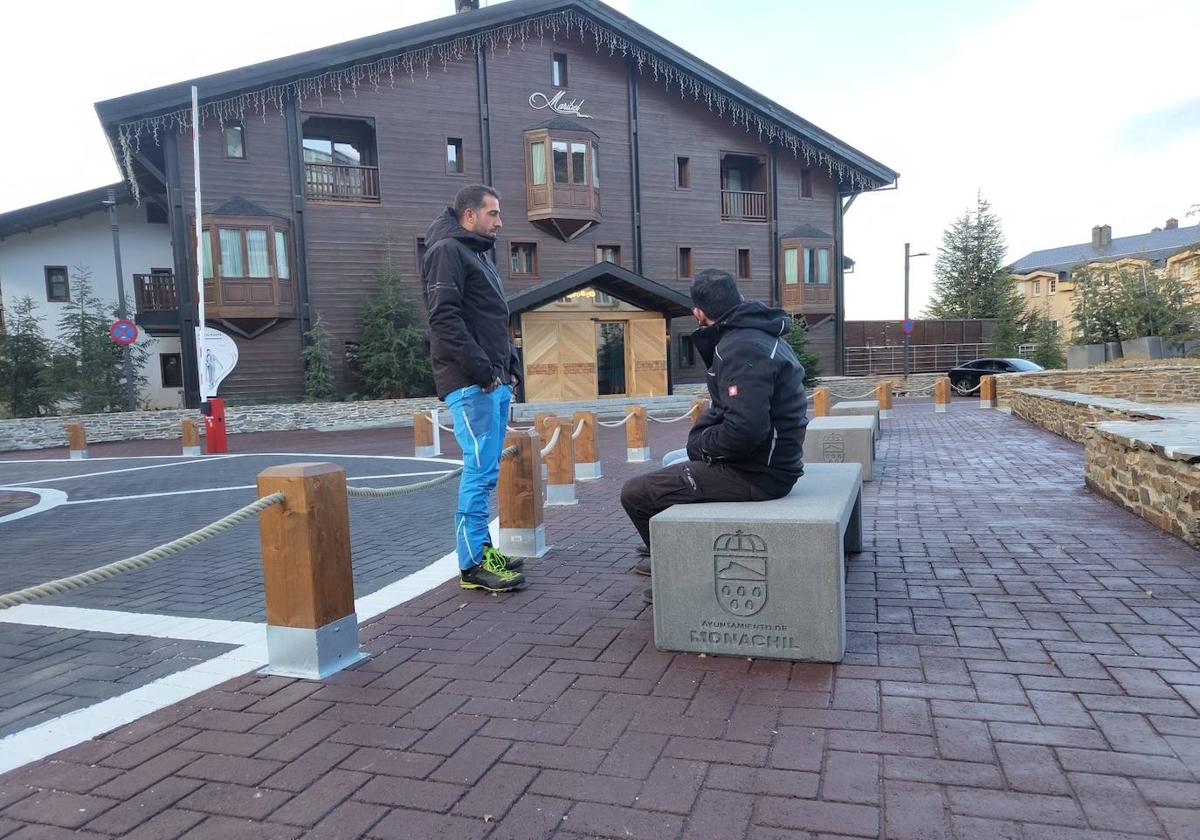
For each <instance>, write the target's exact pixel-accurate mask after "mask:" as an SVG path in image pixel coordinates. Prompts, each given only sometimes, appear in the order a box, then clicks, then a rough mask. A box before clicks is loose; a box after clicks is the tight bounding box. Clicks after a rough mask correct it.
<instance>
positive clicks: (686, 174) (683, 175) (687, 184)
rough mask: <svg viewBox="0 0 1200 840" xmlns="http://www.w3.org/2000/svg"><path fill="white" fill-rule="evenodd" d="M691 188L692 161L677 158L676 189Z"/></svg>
mask: <svg viewBox="0 0 1200 840" xmlns="http://www.w3.org/2000/svg"><path fill="white" fill-rule="evenodd" d="M691 188H692V159H691V158H686V157H677V158H675V189H678V190H690V189H691ZM689 340H690V339H689Z"/></svg>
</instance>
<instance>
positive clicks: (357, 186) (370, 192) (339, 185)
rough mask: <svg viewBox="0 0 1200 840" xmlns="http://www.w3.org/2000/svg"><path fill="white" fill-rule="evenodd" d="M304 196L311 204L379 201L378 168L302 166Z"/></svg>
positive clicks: (308, 164) (332, 165)
mask: <svg viewBox="0 0 1200 840" xmlns="http://www.w3.org/2000/svg"><path fill="white" fill-rule="evenodd" d="M304 194H305V196H306V197H307V198H310V199H313V200H314V201H353V202H371V203H377V202H378V201H379V167H377V166H350V165H347V164H342V163H306V164H304Z"/></svg>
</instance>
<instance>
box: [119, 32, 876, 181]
mask: <svg viewBox="0 0 1200 840" xmlns="http://www.w3.org/2000/svg"><path fill="white" fill-rule="evenodd" d="M574 34H578V36H579V38H580V40H582V41H585V42H586V41H587V39H588V37H589V36H591V37H592V38H593V39H594V41H595V44H596V51H597V52H600V51H602V50H604V49H607V50H608V52H609V54H610V55H614V56H615V55H617V54H620V55H621V56H622V57H626V58H630V57H631V58H632V59H633V60H634V61H635V62H636V64H637V67H638V71H639V72H640V73H641V74H643V75H646V74H647V73H649V74H650V75H651V76H652V78H653V79H654V80H655V81H656V82H659V83H661V84H663V85H664V86H665V87H666V89H667V90H672V89H677V90H678V92H679V96H680V98H681V99H682V98H687V97H688V96H690V97H691V98H692V99H693V100H694V101H697V102H701V101H702V102H704V104H705V105H706V106H707V107H708V109H709V110H710V111H715V112H716V113H717V114H718V115H719V116H721V117H725V118H727V119H729V121H730V122H732V123H733V124H734V125H739V126H742V127H744V128H745V130H746V131H747V132H748V133H749V132H756V133H757V134H758V137H759V139H760V140H763V141H765V142H768V143H772V142H774V143H778V144H780V146H782V147H783V148H785V149H788V150H790V151H791V152H792V155H793V156H794V157H796V158H797V159H800V158H803V159H804V162H805V164H807V165H812V164H813V163H814V162H815V163H816V165H818V166H820V167H823V168H824V169H825V170H826V171H827V172H828V173H829V174H830V176H833V177H836V178H837V179H838V181H839V182H845V183H848V184H849V185H850V186H851V188H852V189H854V190H871V189H876V188H879V187H881V186H884V185H885V184H884V182H883V181H881V180H879V179H878V178H875V177H874V176H872V175H870V174H869V173H867V172H864V171H863V170H862V169H860V168H859V167H856V166H852V165H851V164H849V163H847V162H846V161H845V160H842V159H841V158H839V157H837V156H835V155H833V154H831V153H830V152H829V151H827V150H825V149H823V148H822V147H820V146H818V145H816V144H815V143H813V142H811V141H809V140H808V139H806V138H805V137H803V136H802V135H801V134H800V133H799V132H797V131H795V130H794V129H792V128H789V127H787V126H785V125H783V124H782V123H781V122H780V121H779V120H776V119H773V118H772V117H770V116H767V115H765V114H762V113H760V112H759V111H758V110H756V109H754V108H752V107H749V106H747V105H745V104H744V103H743V102H741V101H740V100H738V99H737V98H736V97H734V96H731V95H730V94H729V93H727V92H725V91H724V90H721V89H720V88H718V87H716V86H715V85H712V84H710V83H709V82H707V81H705V80H703V79H700V78H698V77H697V76H696V75H694V74H692V73H689V72H687V71H685V70H683V69H681V68H679V67H678V66H677V65H675V64H673V63H671V62H669V61H667V60H665V59H663V58H661V57H660V56H658V55H657V54H655V53H654V52H652V51H650V50H648V49H646V48H644V47H642V46H640V45H639V44H636V43H634V42H633V41H631V40H630V39H628V38H626V37H625V36H624V35H622V34H621V33H620V32H618V31H616V30H614V29H612V28H610V27H608V26H606V25H605V24H603V23H601V22H599V21H597V20H594V19H593V18H591V17H589V16H587V15H583V14H580V13H578V12H576V11H575V10H574V9H563V10H559V11H555V12H552V13H549V14H544V15H541V16H539V17H533V18H528V19H526V20H522V21H516V22H511V23H506V24H502V25H499V26H493V27H491V28H489V29H485V30H482V31H480V32H476V33H473V34H470V35H463V36H459V37H455V38H452V39H449V40H446V41H442V42H436V43H431V44H427V45H425V46H421V47H415V48H412V49H406V50H404V51H402V52H398V53H395V54H392V55H387V56H384V57H383V58H379V59H375V60H373V61H365V62H362V63H357V64H352V65H349V66H347V67H343V68H340V69H336V70H329V71H326V72H324V73H318V74H314V75H309V76H302V77H299V78H295V79H292V80H290V81H286V82H280V83H278V84H274V85H269V86H267V87H263V88H259V89H256V90H249V91H243V92H241V93H237V94H234V95H232V96H228V97H225V98H220V99H213V100H209V101H207V102H205V101H202V102H201V103H200V121H201V125H202V126H203V125H205V124H206V123H207V122H208V120H210V119H215V120H217V121H218V123H219V124H220V125H221V126H222V127H223V126H224V124H225V123H226V122H234V121H241V120H244V119H245V118H246V115H247V113H256V114H259V115H261V116H262V118H263V119H264V120H265V119H266V117H267V114H268V111H269V109H274V110H277V111H278V112H279V113H280V114H282V113H283V109H284V104H285V103H286V102H287V101H288V100H289V99H290V98H293V97H294V98H295V99H296V100H297V101H299V102H303V101H304V100H306V99H312V98H314V97H315V98H316V99H317V100H318V101H319V102H322V103H323V102H324V98H325V97H326V96H327V95H328V96H332V95H336V96H337V97H338V98H339V99H341V98H342V96H343V94H344V92H345V91H346V90H349V91H350V92H351V93H352V94H353V95H355V96H357V95H358V88H359V86H361V85H370V86H371V87H373V88H374V89H375V90H376V91H378V90H379V89H380V87H381V85H382V84H383V83H385V82H386V83H387V84H388V85H389V86H392V87H394V86H395V84H396V76H397V75H407V76H408V77H409V80H410V81H415V79H416V74H417V72H418V71H421V72H423V73H424V74H425V76H426V78H428V77H429V75H430V68H431V66H432V65H433V64H434V63H435V62H440V63H441V65H442V68H443V70H445V69H446V67H447V66H448V65H449V64H450V63H451V62H456V61H461V60H463V59H465V58H467V57H471V56H474V55H475V54H476V53H478V52H479V51H487V52H490V53H491V54H492V55H495V54H496V52H497V51H498V50H499V49H501V48H503V49H504V50H505V51H506V52H511V50H512V47H513V44H514V42H517V43H519V45H520V46H521V48H522V49H523V48H524V45H525V42H526V41H529V40H530V39H536V40H538V41H542V40H544V39H545V38H546V37H547V36H549V37H550V38H551V40H558V37H559V36H560V35H563V36H564V37H567V38H570V37H572V36H573V35H574ZM201 93H203V91H202V92H201ZM191 120H192V113H191V108H190V106H189V107H183V108H180V109H178V110H175V111H170V112H166V113H160V114H155V115H152V116H147V117H141V118H139V119H135V120H130V121H127V122H121V123H118V125H117V127H116V130H117V138H116V139H117V144H118V147H119V150H120V152H119V154H120V160H121V164H122V167H123V169H124V174H125V177H126V179H127V180H128V181H129V184H130V188H131V191H132V192H133V194H134V197H135V198H138V199H139V200H140V196H139V191H138V184H137V179H136V178H135V176H134V170H133V163H134V153H135V151H138V150H140V148H141V144H142V142H143V140H145V139H146V138H150V139H152V140H153V141H154V143H158V137H159V134H160V133H162V132H164V131H170V130H172V129H174V130H176V131H180V132H183V131H186V130H189V129H190V128H191Z"/></svg>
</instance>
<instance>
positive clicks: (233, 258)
mask: <svg viewBox="0 0 1200 840" xmlns="http://www.w3.org/2000/svg"><path fill="white" fill-rule="evenodd" d="M217 241H218V242H219V243H220V245H221V276H222V277H245V276H246V268H245V265H246V264H245V263H244V262H243V261H242V232H241V231H240V230H235V229H231V228H221V229H220V230H218V231H217Z"/></svg>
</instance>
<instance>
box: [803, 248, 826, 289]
mask: <svg viewBox="0 0 1200 840" xmlns="http://www.w3.org/2000/svg"><path fill="white" fill-rule="evenodd" d="M804 282H805V283H810V284H811V283H815V284H818V285H822V286H826V285H828V284H829V249H828V248H805V249H804Z"/></svg>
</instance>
